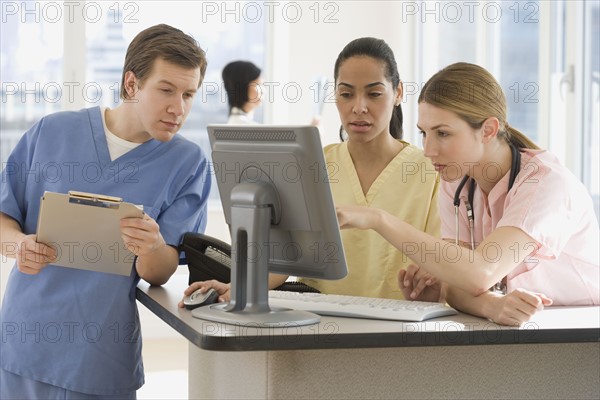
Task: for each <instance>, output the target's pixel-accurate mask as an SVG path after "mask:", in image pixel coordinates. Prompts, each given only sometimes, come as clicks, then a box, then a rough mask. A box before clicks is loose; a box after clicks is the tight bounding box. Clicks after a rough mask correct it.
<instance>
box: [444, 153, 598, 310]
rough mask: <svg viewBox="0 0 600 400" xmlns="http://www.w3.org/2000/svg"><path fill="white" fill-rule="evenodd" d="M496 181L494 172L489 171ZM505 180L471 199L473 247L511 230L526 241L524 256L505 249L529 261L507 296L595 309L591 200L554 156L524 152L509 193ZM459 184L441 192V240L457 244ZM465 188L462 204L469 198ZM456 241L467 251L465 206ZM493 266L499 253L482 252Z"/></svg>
mask: <svg viewBox="0 0 600 400" xmlns="http://www.w3.org/2000/svg"><path fill="white" fill-rule="evenodd" d="M487 172H488V173H489V174H493V173H494V169H493V168H490V169H488V171H487ZM508 179H509V173H507V174H506V175H505V176H504V177H502V179H501V180H500V181H499V182H498V183H497V184H496V185H495V186H494V188H493V189H492V190H491V191H490V193H489V194H487V195H486V194H485V193H484V192H483V191H481V190H480V189H479V187H477V188H476V190H475V194H474V198H473V208H474V217H475V234H474V238H475V246H477V245H478V244H479V243H481V242H482V241H483V240H484V238H486V237H487V236H488V235H489V234H490V233H491V232H492V231H493V230H494V229H496V228H498V227H501V226H513V227H516V228H519V229H521V230H522V231H523V232H525V233H526V234H527V235H529V236H530V237H531V239H532V240H531V243H530V244H528V245H527V246H525V248H519V247H520V246H519V245H518V244H517V243H515V244H514V245H513V246H511V247H510V248H508V249H502V251H511V252H514V253H515V257H517V256H518V257H522V253H519V252H525V253H527V254H529V256H527V257H526V258H525V261H524V262H522V263H521V264H519V265H518V266H517V267H516V268H515V269H514V270H512V271H511V272H510V273H509V274H508V276H507V292H511V291H513V290H514V289H517V288H522V289H526V290H530V291H533V292H537V293H543V294H545V295H546V296H548V297H550V298H551V299H552V300H553V301H554V305H591V304H595V305H597V304H599V303H600V299H599V297H600V288H599V285H600V274H599V271H600V267H599V264H600V263H599V250H598V246H599V245H598V244H599V242H600V240H599V234H598V231H599V230H598V219H597V217H596V215H595V213H594V208H593V204H592V199H591V197H590V195H589V192H588V191H587V189H586V188H585V187H584V186H583V184H582V183H581V182H580V181H579V180H578V179H577V178H576V177H575V176H574V175H573V174H572V173H571V172H570V171H569V170H568V169H567V168H565V167H564V166H562V165H561V164H560V162H559V161H558V159H557V158H556V157H555V156H554V155H553V154H551V153H549V152H547V151H543V150H530V149H522V150H521V171H520V173H519V174H518V176H517V179H516V180H515V183H514V185H513V187H512V189H511V190H510V191H509V192H508V193H507V189H508ZM459 183H460V182H459V181H455V182H445V181H442V183H441V185H440V196H439V205H440V218H441V220H442V226H441V233H442V238H444V239H446V240H450V241H452V242H454V240H455V237H456V227H455V223H456V222H455V215H454V204H453V199H454V192H455V191H456V188H457V186H458V184H459ZM468 186H469V185H468V184H467V185H465V187H464V188H463V191H462V193H461V198H466V196H467V192H468V190H467V187H468ZM459 210H460V211H459V218H458V219H459V234H458V239H459V240H460V241H463V242H466V243H470V233H469V232H470V231H469V225H468V223H467V215H466V209H465V206H464V201H461V205H460V207H459ZM482 250H483V251H484V255H485V256H486V257H489V259H491V260H492V259H493V258H494V257H497V255H498V252H499V251H500V249H499V248H498V247H497V246H494V245H490V246H487V248H486V249H482Z"/></svg>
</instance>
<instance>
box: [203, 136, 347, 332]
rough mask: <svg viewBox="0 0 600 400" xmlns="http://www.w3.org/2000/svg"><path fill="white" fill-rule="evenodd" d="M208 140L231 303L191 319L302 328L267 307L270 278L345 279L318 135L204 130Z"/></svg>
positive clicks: (344, 266) (210, 307)
mask: <svg viewBox="0 0 600 400" xmlns="http://www.w3.org/2000/svg"><path fill="white" fill-rule="evenodd" d="M208 134H209V139H210V143H211V147H212V162H213V164H212V165H213V172H214V174H215V177H216V181H217V186H218V188H219V193H220V196H221V203H222V204H223V210H224V213H225V220H226V222H227V224H228V225H229V227H230V230H231V238H232V279H231V284H232V300H231V301H230V303H229V304H228V305H226V306H223V305H213V306H207V307H201V308H198V309H196V310H194V311H193V315H194V316H196V317H198V318H203V319H211V320H216V321H219V322H232V323H244V322H245V320H247V322H249V323H264V324H266V325H269V326H277V325H281V324H285V323H286V322H297V323H303V322H302V321H301V320H297V319H296V320H294V318H296V317H294V316H292V315H291V314H290V313H285V312H281V313H278V312H276V310H273V309H271V308H269V307H268V304H266V303H268V286H267V280H268V272H275V273H280V274H285V275H291V276H299V277H311V278H318V279H341V278H343V277H345V276H346V274H347V267H346V260H345V256H344V249H343V246H342V241H341V235H340V231H339V227H338V221H337V217H336V213H335V206H334V203H333V197H332V195H331V188H330V185H329V178H328V174H327V164H326V163H325V158H324V155H323V149H322V145H321V140H320V136H319V131H318V129H317V128H315V127H313V126H268V125H243V126H235V125H209V127H208ZM263 303H265V304H263ZM265 306H266V308H265ZM253 310H254V311H257V310H258V311H257V312H254V311H253ZM265 313H266V314H267V315H266V316H265V315H263V314H265ZM297 313H302V312H300V311H298V312H297ZM242 314H243V315H242ZM315 317H316V316H311V318H312V322H307V321H305V322H304V323H314V322H317V321H318V317H317V319H316V321H315Z"/></svg>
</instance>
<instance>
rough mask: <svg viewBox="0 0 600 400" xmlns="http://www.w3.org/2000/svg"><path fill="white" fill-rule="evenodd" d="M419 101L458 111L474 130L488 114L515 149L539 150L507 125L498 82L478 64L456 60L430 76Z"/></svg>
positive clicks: (499, 134)
mask: <svg viewBox="0 0 600 400" xmlns="http://www.w3.org/2000/svg"><path fill="white" fill-rule="evenodd" d="M418 102H419V103H428V104H431V105H432V106H436V107H439V108H442V109H444V110H447V111H451V112H453V113H455V114H457V115H458V116H459V117H460V118H461V119H463V120H464V121H465V122H466V123H468V124H469V125H470V126H471V127H472V128H473V129H479V128H481V126H482V125H483V122H484V121H485V120H486V119H488V118H489V117H496V118H498V121H500V131H499V132H498V136H499V137H502V138H504V139H505V140H506V141H507V142H508V143H509V144H512V145H514V146H516V147H517V148H525V149H539V147H538V146H537V145H536V144H535V143H534V142H533V141H531V140H530V139H529V138H528V137H527V136H525V135H524V134H523V133H521V132H520V131H518V130H517V129H515V128H513V127H511V126H509V125H508V122H507V121H506V97H505V95H504V92H503V91H502V88H501V87H500V84H499V83H498V82H497V81H496V79H495V78H494V77H493V76H492V74H490V73H489V72H488V71H487V70H485V69H484V68H482V67H480V66H479V65H475V64H469V63H463V62H460V63H455V64H451V65H449V66H447V67H446V68H444V69H442V70H441V71H439V72H438V73H436V74H435V75H433V76H432V77H431V78H430V79H429V80H428V81H427V83H425V85H424V86H423V89H422V90H421V94H420V95H419V101H418Z"/></svg>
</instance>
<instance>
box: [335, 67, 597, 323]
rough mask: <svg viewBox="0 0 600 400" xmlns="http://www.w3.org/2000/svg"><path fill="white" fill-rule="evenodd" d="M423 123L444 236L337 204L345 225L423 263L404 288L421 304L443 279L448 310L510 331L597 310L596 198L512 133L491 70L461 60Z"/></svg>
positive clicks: (434, 89) (425, 103)
mask: <svg viewBox="0 0 600 400" xmlns="http://www.w3.org/2000/svg"><path fill="white" fill-rule="evenodd" d="M417 126H418V128H419V130H420V131H421V133H422V135H423V147H424V150H425V155H426V156H427V157H429V158H430V159H431V161H432V163H433V165H434V167H435V168H436V170H437V171H438V172H439V173H440V177H441V178H442V183H441V185H440V197H439V206H440V217H441V220H442V221H441V222H442V239H441V240H440V239H437V238H435V237H433V236H430V235H428V234H426V233H424V232H422V231H419V230H417V229H415V228H413V227H412V226H410V225H409V224H407V223H405V222H404V221H401V220H399V219H397V218H396V217H393V216H391V215H390V214H388V213H386V212H385V211H383V210H377V209H372V208H363V207H355V206H340V207H338V219H339V222H340V226H341V227H342V228H359V229H374V230H375V231H377V232H378V233H379V234H381V235H382V236H383V237H385V238H386V239H387V240H388V241H390V242H391V243H392V244H393V245H394V246H396V247H397V248H398V249H400V250H402V251H404V253H405V254H407V255H408V256H409V257H410V258H411V259H412V260H413V261H414V263H415V264H414V265H412V266H410V267H409V268H408V270H407V272H406V273H405V274H404V276H402V277H401V279H400V282H399V283H400V285H401V286H404V287H405V288H410V289H412V290H413V292H412V295H411V297H412V298H413V299H420V298H422V297H423V296H424V294H425V293H427V292H428V291H431V290H436V289H433V287H434V286H431V285H432V284H433V283H434V282H436V281H437V280H440V281H442V282H444V287H445V290H446V300H447V301H448V303H450V305H452V306H453V307H455V308H457V309H459V310H461V311H464V312H467V313H470V314H474V315H478V316H481V317H485V318H489V319H491V320H492V321H494V322H497V323H499V324H505V325H519V324H521V323H523V322H526V321H528V320H529V319H530V318H531V316H532V315H534V314H535V313H536V312H537V311H539V310H542V309H543V308H544V306H549V305H552V304H554V305H598V304H599V303H600V299H599V296H600V294H599V293H600V288H599V282H600V275H599V271H600V267H599V260H598V258H599V254H598V247H597V246H598V243H599V233H598V232H599V229H598V220H597V218H596V216H595V214H594V210H593V205H592V200H591V198H590V195H589V193H588V191H587V190H586V188H585V187H584V186H583V185H582V184H581V182H580V181H579V180H578V179H577V178H576V177H575V176H574V175H573V174H572V173H571V172H570V171H569V170H568V169H567V168H565V167H564V166H562V165H560V163H559V161H558V160H557V158H556V157H555V156H554V155H552V154H550V153H549V152H547V151H544V150H540V149H539V148H538V147H537V146H536V145H535V144H534V143H533V142H531V141H530V140H529V139H528V138H527V137H526V136H525V135H523V134H522V133H521V132H519V131H518V130H516V129H514V128H513V127H511V126H509V124H508V122H507V117H506V100H505V96H504V93H503V92H502V89H501V87H500V85H499V84H498V82H497V81H496V80H495V79H494V77H493V76H492V75H491V74H490V73H489V72H488V71H486V70H485V69H483V68H481V67H479V66H477V65H473V64H467V63H456V64H452V65H450V66H448V67H446V68H444V69H443V70H441V71H439V72H438V73H437V74H435V75H434V76H433V77H432V78H431V79H430V80H429V81H428V82H427V83H426V84H425V86H424V87H423V89H422V91H421V94H420V96H419V121H418V124H417ZM435 287H439V285H437V286H435Z"/></svg>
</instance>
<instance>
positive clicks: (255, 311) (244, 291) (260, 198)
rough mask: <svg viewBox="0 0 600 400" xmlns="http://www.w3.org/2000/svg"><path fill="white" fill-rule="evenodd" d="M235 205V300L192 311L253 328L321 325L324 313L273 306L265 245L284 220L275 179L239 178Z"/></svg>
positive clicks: (233, 208) (202, 317)
mask: <svg viewBox="0 0 600 400" xmlns="http://www.w3.org/2000/svg"><path fill="white" fill-rule="evenodd" d="M262 176H265V175H264V173H263V175H262ZM231 204H232V206H231V239H232V248H231V300H230V301H229V303H219V304H212V305H209V306H204V307H200V308H196V309H195V310H193V311H192V315H193V316H194V317H196V318H200V319H205V320H209V321H216V322H222V323H226V324H234V325H242V326H252V327H287V326H295V325H310V324H316V323H318V322H319V321H320V319H321V317H319V316H318V315H316V314H313V313H310V312H307V311H299V310H290V309H287V308H280V307H269V270H268V262H269V251H268V249H269V248H270V246H268V245H267V244H268V243H269V232H270V229H271V225H272V224H273V225H276V224H277V223H278V222H279V220H280V218H281V207H280V204H279V196H278V195H277V191H276V189H275V186H274V185H273V183H272V182H270V181H269V180H267V179H263V180H259V181H254V182H240V183H239V184H237V185H236V186H235V187H234V188H233V190H232V191H231ZM258 246H260V248H258ZM257 250H258V251H257Z"/></svg>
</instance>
